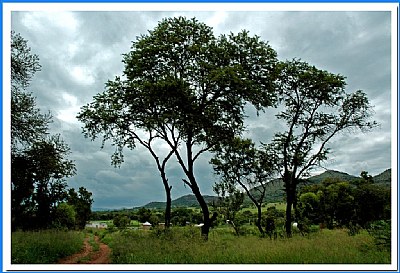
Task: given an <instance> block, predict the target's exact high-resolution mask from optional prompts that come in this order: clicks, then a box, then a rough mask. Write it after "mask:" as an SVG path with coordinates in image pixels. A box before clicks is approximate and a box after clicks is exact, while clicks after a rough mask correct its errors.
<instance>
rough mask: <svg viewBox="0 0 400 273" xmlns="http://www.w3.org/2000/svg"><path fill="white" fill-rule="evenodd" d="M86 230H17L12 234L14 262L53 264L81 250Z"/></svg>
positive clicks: (12, 259)
mask: <svg viewBox="0 0 400 273" xmlns="http://www.w3.org/2000/svg"><path fill="white" fill-rule="evenodd" d="M84 238H85V233H84V232H79V231H59V230H44V231H16V232H13V233H12V234H11V263H12V264H51V263H55V262H57V261H58V260H59V259H61V258H63V257H66V256H69V255H72V254H74V253H76V252H79V251H80V250H81V249H82V246H83V240H84Z"/></svg>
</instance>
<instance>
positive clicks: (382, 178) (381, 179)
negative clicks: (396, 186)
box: [373, 169, 392, 186]
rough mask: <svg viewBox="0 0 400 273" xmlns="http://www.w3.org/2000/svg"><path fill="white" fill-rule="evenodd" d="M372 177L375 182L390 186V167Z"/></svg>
mask: <svg viewBox="0 0 400 273" xmlns="http://www.w3.org/2000/svg"><path fill="white" fill-rule="evenodd" d="M373 179H374V182H375V183H376V184H382V185H385V186H390V185H391V180H392V169H387V170H386V171H384V172H383V173H380V174H378V175H376V176H374V177H373Z"/></svg>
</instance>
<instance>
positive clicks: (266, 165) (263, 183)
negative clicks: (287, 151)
mask: <svg viewBox="0 0 400 273" xmlns="http://www.w3.org/2000/svg"><path fill="white" fill-rule="evenodd" d="M211 163H212V164H213V166H214V171H215V173H216V174H218V175H220V176H221V181H220V182H219V183H216V185H215V188H216V189H222V190H224V191H225V189H228V190H231V191H233V190H234V188H235V187H236V186H239V187H241V188H242V189H243V190H244V191H245V192H246V194H247V196H248V197H249V198H250V200H251V201H252V202H253V203H254V205H255V206H256V207H257V222H256V226H257V228H258V230H259V231H260V233H261V235H262V236H264V235H265V230H264V228H263V227H262V223H261V220H262V206H263V204H264V200H265V195H266V191H267V187H268V184H269V183H271V182H270V179H269V178H270V177H271V176H272V174H273V166H272V165H271V164H270V163H271V162H269V159H268V158H267V157H266V154H265V153H263V152H262V151H261V150H257V149H256V148H255V145H254V143H253V142H252V141H251V140H250V139H240V138H235V139H233V141H232V142H230V143H229V144H227V145H224V146H222V147H221V148H220V149H219V151H218V152H217V153H216V154H215V157H214V158H213V159H211Z"/></svg>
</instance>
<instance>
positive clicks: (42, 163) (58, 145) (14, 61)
mask: <svg viewBox="0 0 400 273" xmlns="http://www.w3.org/2000/svg"><path fill="white" fill-rule="evenodd" d="M40 68H41V67H40V64H39V57H38V56H37V55H35V54H32V53H31V49H30V48H29V46H28V42H27V41H26V40H25V39H24V38H22V36H21V35H19V34H17V33H15V32H11V215H12V227H13V229H15V228H17V227H21V226H22V225H24V224H29V225H31V226H32V225H36V226H37V227H46V226H47V225H48V224H50V222H51V219H50V218H51V217H50V215H51V212H52V210H53V209H54V208H55V206H56V205H57V203H58V202H61V201H62V200H63V199H64V198H65V194H66V192H65V189H66V186H67V185H66V183H65V177H68V176H71V175H73V174H74V173H75V166H74V163H73V162H72V161H71V160H69V159H67V157H68V155H69V153H70V150H69V147H68V146H67V145H66V144H65V143H64V141H62V139H61V138H60V136H59V135H53V136H50V135H49V130H48V125H49V123H50V122H51V121H52V120H51V119H52V118H51V115H50V114H42V113H41V111H40V109H39V108H37V107H36V99H35V98H34V97H33V95H32V93H30V92H28V91H27V88H28V87H29V84H30V82H31V80H32V78H33V76H34V74H35V73H36V72H37V71H39V70H40ZM27 219H30V221H27ZM33 219H34V220H35V221H33Z"/></svg>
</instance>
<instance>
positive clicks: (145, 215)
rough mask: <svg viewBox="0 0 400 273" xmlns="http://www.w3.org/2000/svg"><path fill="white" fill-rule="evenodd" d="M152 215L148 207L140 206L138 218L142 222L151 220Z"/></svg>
mask: <svg viewBox="0 0 400 273" xmlns="http://www.w3.org/2000/svg"><path fill="white" fill-rule="evenodd" d="M151 215H152V213H151V210H149V209H146V208H140V209H139V210H138V212H137V216H138V220H139V222H141V223H144V222H147V221H149V220H150V217H151Z"/></svg>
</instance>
